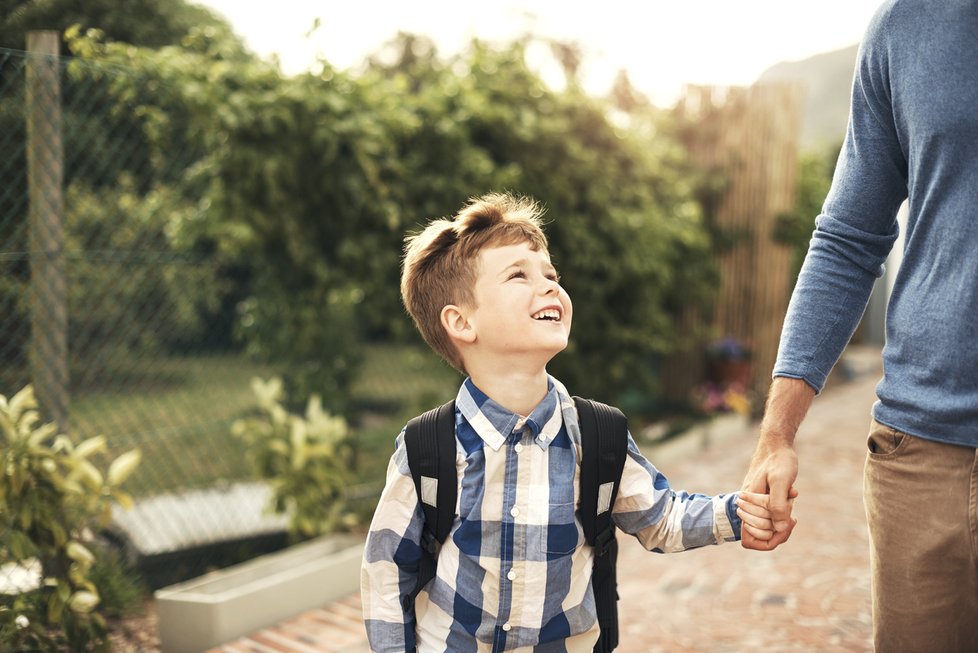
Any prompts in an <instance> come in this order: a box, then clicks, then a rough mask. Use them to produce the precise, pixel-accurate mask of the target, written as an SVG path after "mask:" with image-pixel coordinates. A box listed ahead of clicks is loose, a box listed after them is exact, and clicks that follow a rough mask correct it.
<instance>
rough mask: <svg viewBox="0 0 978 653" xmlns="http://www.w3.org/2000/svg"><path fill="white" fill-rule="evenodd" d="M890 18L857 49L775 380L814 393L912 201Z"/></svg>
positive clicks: (881, 17)
mask: <svg viewBox="0 0 978 653" xmlns="http://www.w3.org/2000/svg"><path fill="white" fill-rule="evenodd" d="M886 17H887V14H886V12H885V11H884V10H881V11H880V13H878V14H877V16H876V17H875V18H874V19H873V21H872V23H871V24H870V27H869V29H868V30H867V33H866V36H865V38H864V39H863V41H862V43H861V45H860V49H859V54H858V57H857V63H856V70H855V74H854V78H853V87H852V97H851V103H850V114H849V125H848V128H847V131H846V137H845V141H844V142H843V145H842V150H841V152H840V153H839V160H838V163H837V165H836V169H835V175H834V176H833V179H832V187H831V189H830V190H829V194H828V196H827V197H826V200H825V204H824V205H823V207H822V213H821V214H820V215H819V216H818V218H817V219H816V221H815V231H814V233H813V234H812V240H811V243H810V245H809V249H808V254H807V256H806V258H805V262H804V265H803V266H802V269H801V273H800V274H799V276H798V282H797V283H796V285H795V289H794V292H793V294H792V297H791V302H790V304H789V306H788V312H787V314H786V316H785V322H784V327H783V330H782V333H781V343H780V346H779V349H778V358H777V362H776V363H775V367H774V376H787V377H793V378H798V379H803V380H804V381H806V382H807V383H808V384H809V385H810V386H812V388H814V389H815V390H816V391H817V392H820V391H821V389H822V387H823V386H824V385H825V380H826V378H827V377H828V374H829V372H830V371H831V369H832V367H833V366H834V365H835V363H836V361H837V360H838V359H839V356H840V355H841V354H842V350H843V349H844V348H845V346H846V344H847V343H848V342H849V339H850V338H851V337H852V334H853V332H854V331H855V329H856V326H857V325H858V323H859V319H860V318H861V317H862V314H863V312H864V311H865V310H866V304H867V302H868V301H869V295H870V293H871V292H872V289H873V283H874V282H875V280H876V279H877V278H878V277H880V276H882V274H883V263H884V261H885V260H886V257H887V255H888V254H889V252H890V249H891V248H892V247H893V243H894V242H895V240H896V238H897V230H898V226H897V221H896V216H897V211H898V210H899V208H900V204H901V203H902V202H903V200H904V199H906V197H907V175H908V172H907V170H908V166H907V156H906V149H905V146H906V144H905V143H902V142H901V138H900V133H899V131H898V129H897V123H896V120H895V117H894V116H895V114H894V103H893V98H892V87H891V84H890V77H889V76H890V66H889V63H888V60H887V59H888V56H887V50H888V43H887V40H886V34H887V29H886Z"/></svg>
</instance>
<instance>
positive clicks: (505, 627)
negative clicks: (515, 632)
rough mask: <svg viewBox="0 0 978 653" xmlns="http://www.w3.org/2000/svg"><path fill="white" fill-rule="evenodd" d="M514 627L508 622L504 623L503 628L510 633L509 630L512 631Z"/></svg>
mask: <svg viewBox="0 0 978 653" xmlns="http://www.w3.org/2000/svg"><path fill="white" fill-rule="evenodd" d="M512 628H513V627H512V626H510V625H509V624H508V623H506V624H503V630H505V631H506V632H507V633H508V632H509V631H510V630H511V629H512Z"/></svg>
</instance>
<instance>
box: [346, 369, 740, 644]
mask: <svg viewBox="0 0 978 653" xmlns="http://www.w3.org/2000/svg"><path fill="white" fill-rule="evenodd" d="M455 409H456V415H455V430H456V437H457V453H456V468H457V469H458V479H459V492H458V506H457V516H456V518H455V523H454V524H453V525H452V531H451V533H450V535H449V537H448V538H447V539H446V540H445V544H444V546H442V549H441V552H440V554H439V556H438V573H437V576H436V577H435V578H434V579H433V580H432V581H431V582H430V583H429V584H428V586H427V587H426V588H425V590H422V592H421V593H420V594H419V595H418V597H417V600H416V602H415V608H414V611H413V612H405V611H404V609H403V608H402V607H401V603H400V598H401V596H402V595H403V594H405V593H407V592H408V591H410V589H411V588H413V587H414V583H415V577H416V570H417V565H418V561H419V559H420V557H421V548H420V546H419V542H420V539H421V527H422V523H423V521H424V516H423V512H422V510H421V507H420V504H419V502H418V498H417V494H416V492H415V488H414V482H413V480H412V478H411V472H410V470H409V469H408V464H407V454H406V453H405V450H404V447H403V446H401V445H402V443H403V438H404V433H403V432H401V434H400V435H399V436H398V438H397V448H396V449H395V451H394V455H393V456H392V458H391V462H390V466H389V467H388V472H387V485H386V487H385V488H384V492H383V494H382V495H381V498H380V502H379V504H378V506H377V511H376V513H375V514H374V518H373V522H372V524H371V525H370V533H369V535H368V537H367V544H366V550H365V552H364V560H363V569H362V572H361V590H362V598H363V615H364V623H365V625H366V629H367V636H368V638H369V640H370V648H371V649H372V650H373V651H377V652H383V653H395V652H396V653H404V652H405V651H415V650H416V651H418V653H446V652H450V653H469V652H472V653H476V652H483V651H486V652H489V651H492V652H496V651H517V652H526V653H531V652H535V653H550V652H553V653H557V652H576V651H580V652H581V653H590V651H591V650H592V648H593V647H594V644H595V642H596V641H597V639H598V632H599V630H598V624H597V618H596V613H595V605H594V597H593V594H592V590H591V567H592V560H593V553H592V548H591V547H590V546H587V545H586V544H585V542H584V534H583V531H582V529H581V524H580V522H579V521H578V520H577V519H576V518H575V514H574V511H575V507H576V505H577V498H578V486H579V473H580V466H579V464H578V460H579V458H580V447H581V435H580V430H579V429H578V423H577V410H576V408H575V407H574V401H573V400H572V399H571V397H570V396H569V395H568V394H567V390H566V389H565V388H564V387H563V385H561V384H560V382H558V381H556V380H555V379H553V378H550V382H549V392H548V393H547V396H546V397H545V398H544V400H543V401H541V402H540V404H539V405H538V406H537V407H536V409H534V411H533V413H532V414H531V415H530V416H529V417H528V418H522V417H520V416H519V415H516V414H515V413H512V412H510V411H508V410H506V409H505V408H503V407H502V406H500V405H499V404H497V403H496V402H494V401H493V400H492V399H490V398H489V397H487V396H486V395H485V394H483V393H482V392H481V391H480V390H479V389H478V388H476V387H475V385H474V384H473V383H472V381H471V379H469V380H466V381H465V382H464V383H463V384H462V387H461V389H460V390H459V393H458V397H457V398H456V401H455ZM735 499H736V494H726V495H720V496H717V497H709V496H704V495H700V494H686V493H685V492H674V491H673V490H671V489H670V488H669V483H668V481H667V480H666V478H665V477H664V476H663V475H662V474H660V473H659V471H658V470H656V468H655V467H653V466H652V464H651V463H649V462H648V461H647V460H646V459H645V458H644V457H643V456H642V454H641V453H639V450H638V447H637V446H636V445H635V442H634V441H633V440H632V438H631V436H629V438H628V456H627V458H626V460H625V468H624V471H623V472H622V479H621V486H620V489H619V492H618V497H617V499H616V501H615V505H614V506H613V507H612V515H613V519H614V522H615V524H616V525H617V526H618V528H620V529H621V530H622V531H624V532H626V533H630V534H632V535H635V537H637V538H638V540H639V541H640V542H641V543H642V544H643V546H645V548H647V549H649V550H650V551H657V552H673V551H683V550H685V549H691V548H695V547H700V546H704V545H707V544H718V543H720V542H724V541H733V540H736V539H739V537H740V520H739V518H738V517H737V515H736V504H735ZM599 503H600V498H599ZM598 509H599V511H600V510H601V506H600V505H599V506H598ZM412 570H414V571H412Z"/></svg>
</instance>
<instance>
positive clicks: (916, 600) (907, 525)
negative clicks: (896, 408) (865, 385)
mask: <svg viewBox="0 0 978 653" xmlns="http://www.w3.org/2000/svg"><path fill="white" fill-rule="evenodd" d="M868 446H869V453H868V455H867V459H866V470H865V476H864V480H863V483H864V485H863V493H864V497H865V501H866V517H867V519H868V521H869V534H870V562H871V565H872V573H873V634H874V639H875V642H876V651H877V653H915V652H917V651H919V652H920V653H956V652H958V651H961V652H968V653H975V652H978V457H976V450H975V449H972V448H969V447H960V446H954V445H949V444H941V443H939V442H933V441H931V440H925V439H923V438H918V437H914V436H911V435H907V434H905V433H901V432H900V431H897V430H895V429H892V428H890V427H888V426H884V425H882V424H880V423H878V422H875V421H874V422H873V425H872V428H871V429H870V433H869V442H868Z"/></svg>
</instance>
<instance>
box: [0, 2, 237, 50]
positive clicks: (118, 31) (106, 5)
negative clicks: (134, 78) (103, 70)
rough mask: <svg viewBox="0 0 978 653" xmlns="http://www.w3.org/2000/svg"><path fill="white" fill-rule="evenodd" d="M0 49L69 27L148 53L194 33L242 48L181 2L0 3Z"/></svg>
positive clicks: (213, 20) (219, 22)
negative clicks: (40, 32) (204, 31)
mask: <svg viewBox="0 0 978 653" xmlns="http://www.w3.org/2000/svg"><path fill="white" fill-rule="evenodd" d="M0 16H2V17H3V19H2V21H0V47H5V48H12V49H15V50H23V49H24V48H25V47H26V44H27V40H26V34H27V32H28V31H30V30H56V31H59V32H62V33H64V31H65V30H67V29H68V28H69V27H71V26H72V25H76V24H77V25H80V26H81V27H82V28H83V29H92V28H94V29H99V30H101V31H102V33H103V34H104V35H105V38H106V39H107V40H109V41H122V42H125V43H131V44H133V45H141V46H145V47H148V48H159V47H162V46H164V45H175V44H178V43H180V42H181V40H182V39H183V38H184V37H185V36H186V35H187V34H188V33H190V32H191V31H192V30H194V29H210V30H213V31H215V32H220V33H221V34H222V35H223V36H224V37H225V38H229V39H233V40H235V41H236V43H237V44H238V46H239V47H240V48H241V49H242V50H243V47H244V46H243V44H242V42H241V40H240V39H238V37H236V36H234V35H233V32H232V31H231V28H230V26H229V25H228V23H227V21H225V20H224V19H223V18H219V17H218V16H216V15H215V14H214V13H213V12H211V11H210V10H209V9H207V8H206V7H202V6H200V5H195V4H191V3H189V2H186V1H185V0H128V1H127V2H126V3H125V9H124V10H123V9H122V7H120V5H119V3H118V2H117V1H116V0H0Z"/></svg>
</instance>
